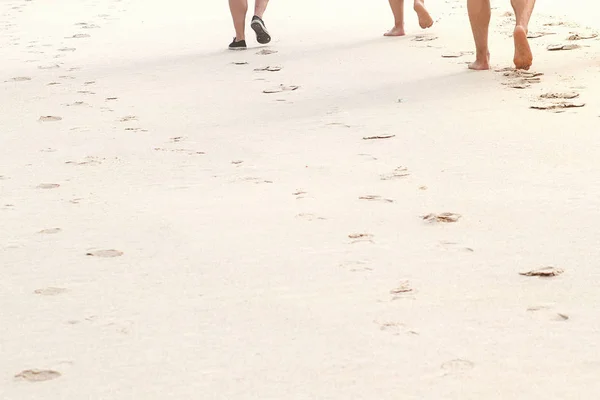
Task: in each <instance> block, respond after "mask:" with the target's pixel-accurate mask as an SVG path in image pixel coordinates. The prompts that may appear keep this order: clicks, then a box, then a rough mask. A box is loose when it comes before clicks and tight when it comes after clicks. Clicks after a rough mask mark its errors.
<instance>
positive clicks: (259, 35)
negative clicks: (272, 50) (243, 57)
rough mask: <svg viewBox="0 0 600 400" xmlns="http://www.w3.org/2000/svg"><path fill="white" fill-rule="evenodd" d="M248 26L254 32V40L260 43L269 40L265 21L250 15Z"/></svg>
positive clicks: (265, 42)
mask: <svg viewBox="0 0 600 400" xmlns="http://www.w3.org/2000/svg"><path fill="white" fill-rule="evenodd" d="M250 27H251V28H252V29H253V30H254V32H256V41H257V42H258V43H260V44H267V43H269V42H270V41H271V35H269V32H268V31H267V27H266V26H265V22H264V21H263V20H262V19H261V18H260V17H258V16H256V15H255V16H254V17H252V23H251V24H250Z"/></svg>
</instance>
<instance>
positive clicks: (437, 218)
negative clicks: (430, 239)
mask: <svg viewBox="0 0 600 400" xmlns="http://www.w3.org/2000/svg"><path fill="white" fill-rule="evenodd" d="M461 218H462V215H460V214H455V213H449V212H445V213H441V214H427V215H423V216H421V219H422V220H423V221H425V222H429V223H446V224H447V223H453V222H458V220H459V219H461Z"/></svg>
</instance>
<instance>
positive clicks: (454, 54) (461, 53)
mask: <svg viewBox="0 0 600 400" xmlns="http://www.w3.org/2000/svg"><path fill="white" fill-rule="evenodd" d="M473 54H474V53H473V52H472V51H457V52H450V53H444V54H442V58H460V57H462V56H467V55H473Z"/></svg>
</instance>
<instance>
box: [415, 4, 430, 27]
mask: <svg viewBox="0 0 600 400" xmlns="http://www.w3.org/2000/svg"><path fill="white" fill-rule="evenodd" d="M414 9H415V11H416V13H417V16H418V17H419V26H420V27H421V28H422V29H427V28H431V27H432V26H433V18H431V15H429V12H427V9H426V8H425V1H423V0H415V4H414Z"/></svg>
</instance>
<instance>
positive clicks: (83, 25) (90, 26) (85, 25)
mask: <svg viewBox="0 0 600 400" xmlns="http://www.w3.org/2000/svg"><path fill="white" fill-rule="evenodd" d="M75 25H77V26H80V27H81V29H98V28H100V26H99V25H96V24H88V23H87V22H79V23H77V24H75Z"/></svg>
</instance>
